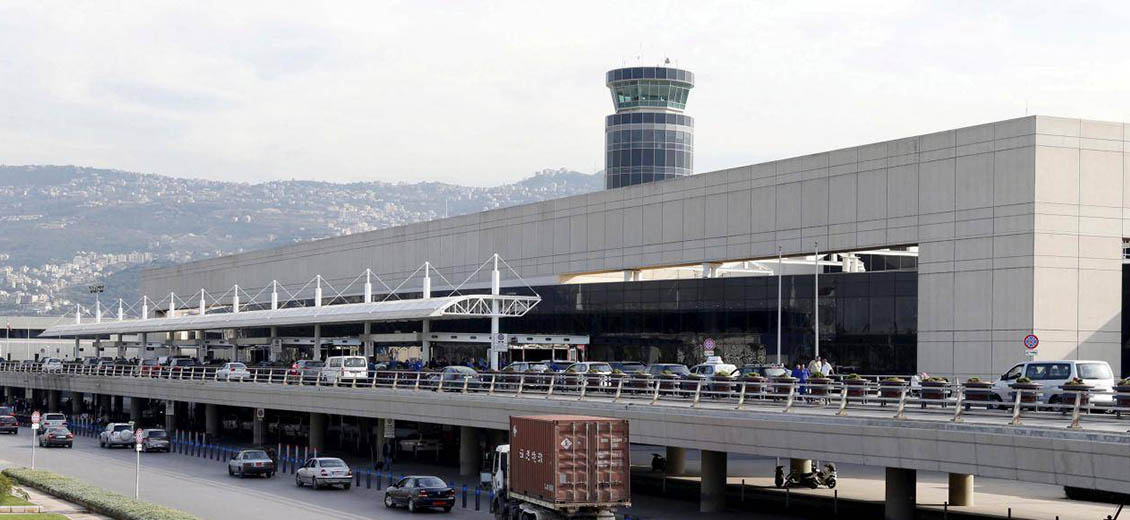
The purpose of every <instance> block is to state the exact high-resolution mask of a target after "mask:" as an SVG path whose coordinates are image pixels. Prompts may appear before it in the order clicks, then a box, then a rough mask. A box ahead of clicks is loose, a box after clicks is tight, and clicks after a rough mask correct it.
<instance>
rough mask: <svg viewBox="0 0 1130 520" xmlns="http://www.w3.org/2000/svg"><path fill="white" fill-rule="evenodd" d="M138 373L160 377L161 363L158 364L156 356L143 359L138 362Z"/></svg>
mask: <svg viewBox="0 0 1130 520" xmlns="http://www.w3.org/2000/svg"><path fill="white" fill-rule="evenodd" d="M137 373H138V374H140V375H141V376H148V377H160V376H161V365H159V364H157V360H156V359H154V358H151V359H143V360H141V361H139V362H138V364H137Z"/></svg>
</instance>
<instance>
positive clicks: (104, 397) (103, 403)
mask: <svg viewBox="0 0 1130 520" xmlns="http://www.w3.org/2000/svg"><path fill="white" fill-rule="evenodd" d="M110 403H111V399H110V395H109V394H98V404H97V408H98V415H100V416H101V415H107V414H109V413H110V411H111V410H110Z"/></svg>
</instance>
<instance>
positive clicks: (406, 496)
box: [385, 476, 455, 513]
mask: <svg viewBox="0 0 1130 520" xmlns="http://www.w3.org/2000/svg"><path fill="white" fill-rule="evenodd" d="M398 506H401V507H407V508H408V511H409V512H410V513H415V512H416V511H419V510H420V509H423V508H439V509H443V512H445V513H448V512H451V508H453V507H455V489H454V488H452V487H451V486H449V485H447V483H446V482H444V481H443V479H441V478H439V477H425V476H412V477H404V478H402V479H400V480H398V481H397V482H396V483H395V484H393V485H391V486H389V487H388V490H386V491H385V507H389V508H391V507H398Z"/></svg>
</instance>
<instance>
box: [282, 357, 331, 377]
mask: <svg viewBox="0 0 1130 520" xmlns="http://www.w3.org/2000/svg"><path fill="white" fill-rule="evenodd" d="M324 365H325V363H323V362H321V361H318V360H316V359H300V360H298V361H295V362H294V364H293V365H291V366H290V371H289V372H287V377H288V378H289V379H290V380H291V381H295V382H302V383H313V382H315V381H317V380H318V377H319V376H321V375H322V366H324Z"/></svg>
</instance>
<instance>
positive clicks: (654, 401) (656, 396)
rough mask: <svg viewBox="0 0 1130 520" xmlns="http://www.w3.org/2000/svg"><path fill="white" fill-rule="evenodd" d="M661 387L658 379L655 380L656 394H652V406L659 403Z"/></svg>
mask: <svg viewBox="0 0 1130 520" xmlns="http://www.w3.org/2000/svg"><path fill="white" fill-rule="evenodd" d="M659 386H660V384H659V380H658V379H656V380H655V392H654V393H652V394H651V404H655V403H656V402H658V401H659Z"/></svg>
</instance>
